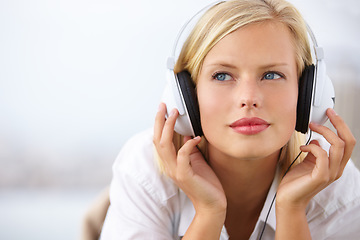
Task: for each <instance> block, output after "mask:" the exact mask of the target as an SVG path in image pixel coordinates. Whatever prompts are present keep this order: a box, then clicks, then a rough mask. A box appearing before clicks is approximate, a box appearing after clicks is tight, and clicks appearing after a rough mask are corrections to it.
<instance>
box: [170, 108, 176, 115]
mask: <svg viewBox="0 0 360 240" xmlns="http://www.w3.org/2000/svg"><path fill="white" fill-rule="evenodd" d="M176 111H177V110H176V108H174V109H173V110H171V112H170V116H174V115H175V113H176Z"/></svg>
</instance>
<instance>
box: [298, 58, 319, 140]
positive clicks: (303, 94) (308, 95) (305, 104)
mask: <svg viewBox="0 0 360 240" xmlns="http://www.w3.org/2000/svg"><path fill="white" fill-rule="evenodd" d="M314 76H315V66H314V65H313V64H312V65H310V66H306V67H305V69H304V71H303V72H302V75H301V77H300V80H299V92H298V102H297V111H296V127H295V130H296V131H298V132H301V133H306V132H307V130H308V127H309V119H310V112H311V101H312V98H313V96H312V95H313V85H314Z"/></svg>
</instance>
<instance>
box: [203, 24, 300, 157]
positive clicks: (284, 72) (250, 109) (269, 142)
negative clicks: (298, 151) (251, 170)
mask: <svg viewBox="0 0 360 240" xmlns="http://www.w3.org/2000/svg"><path fill="white" fill-rule="evenodd" d="M197 94H198V100H199V107H200V115H201V124H202V128H203V131H204V134H205V137H206V139H207V140H208V142H209V151H210V153H214V152H217V154H219V153H220V154H223V155H226V156H228V157H232V158H242V159H260V158H264V157H267V156H270V155H271V154H275V153H277V152H278V151H279V150H280V148H281V147H283V146H284V145H285V144H286V143H287V142H288V140H289V139H290V137H291V135H292V133H293V132H294V129H295V123H296V106H297V95H298V80H297V68H296V62H295V48H294V46H293V42H292V36H291V33H290V31H289V30H288V29H287V28H286V27H285V26H284V25H283V24H282V23H278V22H264V23H257V24H251V25H248V26H246V27H243V28H240V29H238V30H236V31H235V32H233V33H231V34H229V35H227V36H226V37H224V38H223V39H222V40H220V41H219V42H218V43H217V44H216V45H215V46H214V47H213V48H212V49H211V50H210V51H209V53H208V54H207V56H206V57H205V59H204V62H203V66H202V68H201V71H200V74H199V78H198V83H197Z"/></svg>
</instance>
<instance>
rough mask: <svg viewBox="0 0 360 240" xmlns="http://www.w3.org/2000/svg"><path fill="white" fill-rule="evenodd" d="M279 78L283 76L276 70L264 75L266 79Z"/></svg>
mask: <svg viewBox="0 0 360 240" xmlns="http://www.w3.org/2000/svg"><path fill="white" fill-rule="evenodd" d="M279 78H282V76H281V75H280V74H277V73H275V72H268V73H266V74H265V76H264V79H266V80H274V79H279Z"/></svg>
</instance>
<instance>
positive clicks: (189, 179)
mask: <svg viewBox="0 0 360 240" xmlns="http://www.w3.org/2000/svg"><path fill="white" fill-rule="evenodd" d="M165 113H166V106H165V104H163V103H161V104H160V106H159V111H158V113H157V115H156V119H155V126H154V144H155V147H156V150H157V153H158V155H159V156H160V158H161V161H162V162H163V164H164V167H165V171H166V174H167V175H168V176H169V177H170V178H171V179H172V180H173V181H174V182H175V184H176V185H177V186H179V187H180V188H181V189H182V190H183V191H184V192H185V194H186V195H187V196H188V197H189V198H190V200H191V201H192V203H193V205H194V207H195V210H196V213H197V214H206V215H208V214H210V215H211V214H218V216H219V215H220V216H223V217H224V219H225V211H226V197H225V194H224V190H223V188H222V185H221V183H220V181H219V179H218V178H217V176H216V175H215V173H214V172H213V170H212V169H211V168H210V166H209V165H208V164H207V162H206V161H205V159H204V157H203V156H202V154H201V152H200V151H199V150H198V148H197V147H196V146H197V144H199V143H200V141H201V138H200V137H199V136H198V137H195V138H193V139H191V137H184V142H185V143H184V145H183V146H182V147H181V148H180V149H179V151H178V152H176V149H175V146H174V144H173V134H174V126H175V122H176V119H177V117H178V111H177V110H176V109H174V110H172V112H171V113H170V116H169V117H168V118H167V119H165ZM208 216H209V215H208Z"/></svg>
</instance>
